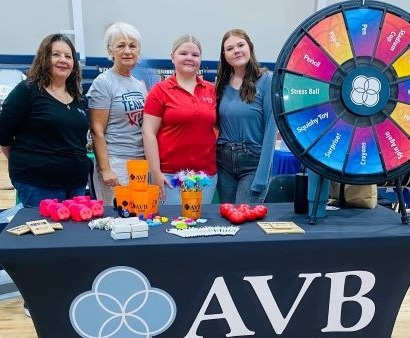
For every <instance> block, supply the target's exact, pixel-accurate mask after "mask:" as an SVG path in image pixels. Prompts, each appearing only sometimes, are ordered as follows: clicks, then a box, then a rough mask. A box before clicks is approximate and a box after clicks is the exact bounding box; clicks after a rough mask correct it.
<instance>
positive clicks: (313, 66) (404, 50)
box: [272, 1, 410, 184]
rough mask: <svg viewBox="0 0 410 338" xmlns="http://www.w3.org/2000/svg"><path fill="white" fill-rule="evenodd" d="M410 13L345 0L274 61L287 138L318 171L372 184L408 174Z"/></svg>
mask: <svg viewBox="0 0 410 338" xmlns="http://www.w3.org/2000/svg"><path fill="white" fill-rule="evenodd" d="M409 21H410V15H409V13H407V12H405V11H403V10H402V9H400V8H397V7H395V6H392V5H389V4H386V3H382V2H378V1H345V2H342V3H339V4H335V5H332V6H329V7H326V8H324V9H322V10H320V11H318V12H317V13H315V14H314V15H312V16H311V17H309V18H308V19H306V20H305V21H304V22H303V23H302V24H301V25H300V26H299V27H298V28H297V29H296V30H295V31H294V32H293V33H292V35H291V36H290V37H289V39H288V41H287V42H286V44H285V45H284V47H283V48H282V50H281V52H280V54H279V56H278V60H277V63H276V66H275V77H274V80H273V83H272V101H273V105H274V111H275V113H274V114H275V120H276V123H277V126H278V129H279V131H280V133H281V135H282V138H283V140H284V141H285V143H286V144H287V146H288V147H289V149H290V150H291V151H292V152H293V154H294V155H295V156H296V157H298V158H299V159H300V160H301V162H302V163H303V164H305V165H306V166H307V167H308V168H310V169H311V170H313V171H315V172H316V173H318V174H319V175H321V176H323V177H326V178H329V179H331V180H333V181H338V182H341V183H348V184H374V183H382V182H385V181H386V180H393V179H395V178H397V177H400V176H402V175H404V174H405V173H407V172H410V45H409V44H410V23H409Z"/></svg>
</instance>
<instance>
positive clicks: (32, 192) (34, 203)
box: [12, 181, 85, 208]
mask: <svg viewBox="0 0 410 338" xmlns="http://www.w3.org/2000/svg"><path fill="white" fill-rule="evenodd" d="M12 184H13V186H14V187H15V188H16V190H17V196H18V198H19V200H20V202H21V203H23V206H24V207H25V208H30V207H38V206H39V204H40V201H41V200H44V199H47V198H57V199H58V201H59V202H61V201H64V200H67V199H71V198H73V197H74V196H84V195H85V187H78V188H67V189H59V188H45V187H36V186H34V185H30V184H24V183H20V182H16V181H12Z"/></svg>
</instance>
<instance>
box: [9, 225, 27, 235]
mask: <svg viewBox="0 0 410 338" xmlns="http://www.w3.org/2000/svg"><path fill="white" fill-rule="evenodd" d="M30 231H31V230H30V228H29V226H28V225H27V224H23V225H18V226H16V227H14V228H10V229H7V232H10V233H11V234H13V235H16V236H20V235H24V234H27V233H29V232H30Z"/></svg>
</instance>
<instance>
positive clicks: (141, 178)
mask: <svg viewBox="0 0 410 338" xmlns="http://www.w3.org/2000/svg"><path fill="white" fill-rule="evenodd" d="M148 169H149V164H148V160H128V161H127V172H128V186H129V187H130V188H131V189H133V190H140V191H141V190H145V189H147V186H148Z"/></svg>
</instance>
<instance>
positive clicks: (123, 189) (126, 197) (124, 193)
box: [114, 185, 132, 212]
mask: <svg viewBox="0 0 410 338" xmlns="http://www.w3.org/2000/svg"><path fill="white" fill-rule="evenodd" d="M114 198H115V201H116V204H115V205H116V206H117V208H119V207H121V208H122V209H127V210H128V211H129V212H132V210H131V189H130V188H128V186H124V185H117V186H115V187H114Z"/></svg>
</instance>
